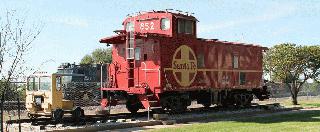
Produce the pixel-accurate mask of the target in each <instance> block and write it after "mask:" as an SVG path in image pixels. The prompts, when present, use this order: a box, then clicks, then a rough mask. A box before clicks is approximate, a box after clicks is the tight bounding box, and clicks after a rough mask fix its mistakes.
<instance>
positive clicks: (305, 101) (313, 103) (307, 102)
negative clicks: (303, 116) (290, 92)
mask: <svg viewBox="0 0 320 132" xmlns="http://www.w3.org/2000/svg"><path fill="white" fill-rule="evenodd" d="M280 103H281V104H282V105H284V106H294V105H292V102H291V98H289V99H287V100H284V101H282V102H280ZM298 104H299V105H300V106H301V107H320V98H319V96H317V97H310V98H306V97H300V98H299V97H298Z"/></svg>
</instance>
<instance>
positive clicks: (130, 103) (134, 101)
mask: <svg viewBox="0 0 320 132" xmlns="http://www.w3.org/2000/svg"><path fill="white" fill-rule="evenodd" d="M126 107H127V109H128V111H130V112H131V113H132V114H136V113H137V112H138V110H139V109H140V108H141V103H140V101H139V99H138V98H137V97H135V96H129V97H128V99H127V102H126Z"/></svg>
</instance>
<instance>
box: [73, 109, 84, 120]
mask: <svg viewBox="0 0 320 132" xmlns="http://www.w3.org/2000/svg"><path fill="white" fill-rule="evenodd" d="M72 118H73V120H74V121H76V122H79V121H81V120H82V119H83V118H84V111H83V109H81V108H80V107H76V108H74V109H73V111H72Z"/></svg>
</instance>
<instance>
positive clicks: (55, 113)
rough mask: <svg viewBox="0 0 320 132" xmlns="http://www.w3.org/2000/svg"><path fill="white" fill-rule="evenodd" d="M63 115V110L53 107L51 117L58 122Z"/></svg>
mask: <svg viewBox="0 0 320 132" xmlns="http://www.w3.org/2000/svg"><path fill="white" fill-rule="evenodd" d="M63 115H64V111H63V110H62V109H55V110H54V111H53V112H52V119H53V120H54V121H55V122H57V123H59V122H61V121H62V118H63Z"/></svg>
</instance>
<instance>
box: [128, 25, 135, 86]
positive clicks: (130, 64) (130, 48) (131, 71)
mask: <svg viewBox="0 0 320 132" xmlns="http://www.w3.org/2000/svg"><path fill="white" fill-rule="evenodd" d="M134 47H135V35H134V32H133V31H130V32H129V33H128V34H127V44H126V48H127V62H128V87H133V86H134Z"/></svg>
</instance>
